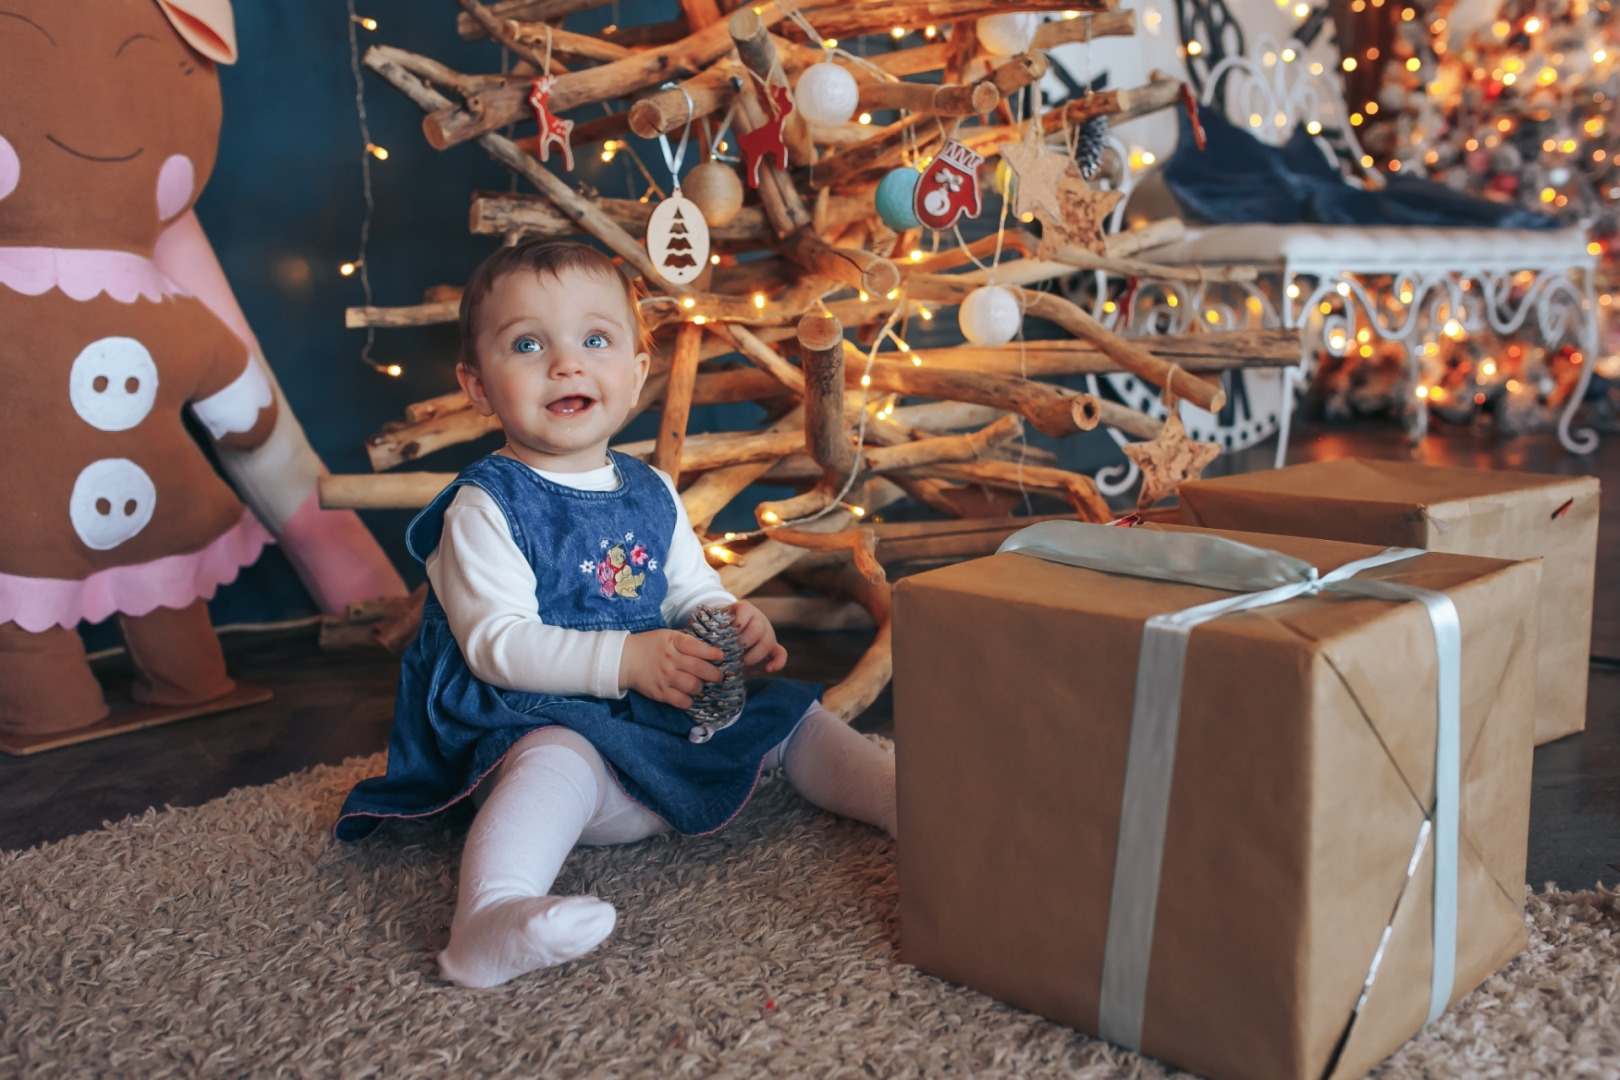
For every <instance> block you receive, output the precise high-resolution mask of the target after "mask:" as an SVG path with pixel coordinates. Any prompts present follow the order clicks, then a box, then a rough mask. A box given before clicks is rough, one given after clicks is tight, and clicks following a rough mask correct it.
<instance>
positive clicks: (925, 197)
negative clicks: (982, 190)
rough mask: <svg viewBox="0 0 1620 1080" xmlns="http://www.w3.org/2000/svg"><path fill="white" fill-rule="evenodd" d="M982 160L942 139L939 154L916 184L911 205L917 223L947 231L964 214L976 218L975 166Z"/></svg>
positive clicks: (979, 205) (980, 202)
mask: <svg viewBox="0 0 1620 1080" xmlns="http://www.w3.org/2000/svg"><path fill="white" fill-rule="evenodd" d="M983 164H984V157H983V156H982V155H980V154H979V153H977V152H976V151H974V150H971V149H969V148H968V147H967V146H965V145H963V144H962V143H959V142H957V141H956V140H955V139H946V140H945V145H944V146H942V147H940V150H939V154H938V155H937V156H936V157H935V158H934V160H933V161H932V162H931V163H930V164H929V166H928V169H927V170H926V171H925V172H924V173H923V174H922V179H921V180H919V181H918V182H917V192H916V196H915V199H914V201H913V204H912V206H913V209H914V210H915V211H916V214H917V220H918V221H919V222H921V223H922V224H924V225H926V226H928V227H929V228H930V229H948V228H950V227H951V226H952V225H954V224H956V221H957V219H958V218H960V217H961V216H962V215H964V214H966V215H967V216H968V217H978V216H979V211H980V210H982V209H983V208H984V201H983V199H981V198H980V195H979V166H980V165H983Z"/></svg>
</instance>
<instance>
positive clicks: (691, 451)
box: [613, 431, 804, 473]
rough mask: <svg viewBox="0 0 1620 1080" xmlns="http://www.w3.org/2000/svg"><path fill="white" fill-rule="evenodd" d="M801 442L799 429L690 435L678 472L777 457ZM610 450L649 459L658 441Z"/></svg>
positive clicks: (643, 442) (801, 437)
mask: <svg viewBox="0 0 1620 1080" xmlns="http://www.w3.org/2000/svg"><path fill="white" fill-rule="evenodd" d="M803 444H804V434H803V433H802V432H800V431H718V432H714V433H712V434H708V435H689V436H687V438H686V445H685V446H684V447H683V448H682V452H681V462H680V471H681V472H683V473H694V472H704V471H705V470H708V469H717V468H720V467H721V466H723V465H741V464H743V463H745V462H749V461H766V460H769V459H775V458H780V457H783V456H785V455H787V454H791V453H792V452H793V451H795V450H797V449H799V447H800V446H802V445H803ZM613 449H614V450H616V451H618V452H619V453H621V454H624V455H626V456H628V457H633V458H637V459H639V460H641V461H650V460H652V457H653V454H654V452H655V451H656V449H657V440H656V439H642V440H640V441H639V442H632V443H620V444H619V445H617V446H615V447H614V448H613Z"/></svg>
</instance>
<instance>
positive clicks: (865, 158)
mask: <svg viewBox="0 0 1620 1080" xmlns="http://www.w3.org/2000/svg"><path fill="white" fill-rule="evenodd" d="M932 119H933V113H926V112H923V113H912V114H911V115H910V116H907V117H903V118H901V119H899V120H896V121H895V122H894V123H892V124H890V125H889V126H888V127H886V128H883V129H882V130H881V131H878V132H875V133H874V134H873V136H872V137H871V138H869V139H868V140H867V141H866V142H864V143H861V144H860V145H858V146H852V147H850V148H849V149H847V150H843V151H840V152H839V153H836V154H834V155H832V156H831V157H829V158H827V159H826V160H825V161H822V162H819V163H817V165H816V168H815V170H814V175H812V176H811V177H810V186H811V187H814V188H831V187H841V186H842V185H844V184H846V183H849V182H850V181H851V180H854V179H855V178H856V177H858V176H861V175H862V174H865V173H871V172H878V171H886V170H888V169H892V168H894V167H895V166H897V165H899V164H900V163H901V161H902V160H903V159H904V157H905V154H906V152H907V150H908V148H910V147H912V146H913V145H914V146H915V148H916V150H917V152H918V153H919V154H924V153H928V152H929V151H930V150H932V148H933V147H934V145H935V144H936V143H938V142H940V141H941V140H942V138H943V136H942V135H941V134H940V132H939V125H937V124H934V123H929V122H928V121H931V120H932ZM1002 141H1007V140H1002Z"/></svg>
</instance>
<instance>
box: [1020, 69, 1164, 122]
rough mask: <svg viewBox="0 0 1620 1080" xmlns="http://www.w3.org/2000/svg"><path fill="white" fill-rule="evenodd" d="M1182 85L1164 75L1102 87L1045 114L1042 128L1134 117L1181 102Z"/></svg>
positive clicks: (1131, 118) (1122, 120)
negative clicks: (1102, 118)
mask: <svg viewBox="0 0 1620 1080" xmlns="http://www.w3.org/2000/svg"><path fill="white" fill-rule="evenodd" d="M1181 86H1182V84H1181V80H1179V79H1165V78H1160V79H1154V80H1152V81H1151V82H1148V83H1144V84H1143V85H1141V86H1136V87H1131V88H1129V89H1125V90H1102V91H1099V92H1097V93H1095V94H1088V95H1086V96H1085V97H1081V98H1074V99H1072V100H1071V101H1069V102H1068V104H1066V105H1064V106H1063V108H1061V109H1053V110H1052V111H1051V112H1049V113H1047V114H1046V115H1045V116H1043V117H1042V118H1041V130H1042V131H1044V132H1045V133H1046V134H1048V135H1050V134H1052V133H1053V132H1056V131H1062V130H1063V129H1064V128H1065V126H1067V127H1077V126H1079V125H1080V124H1083V123H1085V122H1086V121H1087V120H1090V119H1091V118H1093V117H1096V116H1108V117H1112V118H1115V119H1117V120H1118V121H1119V122H1121V123H1123V122H1124V121H1126V120H1134V119H1136V118H1137V117H1139V116H1146V115H1147V114H1148V113H1152V112H1158V111H1159V110H1160V109H1168V108H1170V107H1171V106H1172V105H1176V104H1179V103H1180V101H1181V98H1182V91H1181Z"/></svg>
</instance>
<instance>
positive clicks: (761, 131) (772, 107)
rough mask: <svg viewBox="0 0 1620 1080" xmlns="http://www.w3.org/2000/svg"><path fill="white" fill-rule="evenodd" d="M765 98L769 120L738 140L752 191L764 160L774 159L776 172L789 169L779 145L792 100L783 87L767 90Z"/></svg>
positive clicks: (785, 155) (784, 153)
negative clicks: (773, 157)
mask: <svg viewBox="0 0 1620 1080" xmlns="http://www.w3.org/2000/svg"><path fill="white" fill-rule="evenodd" d="M765 98H766V100H765V111H766V112H768V113H770V118H769V119H767V120H766V121H765V122H764V123H763V124H761V125H760V126H759V127H757V128H755V129H754V130H753V131H750V132H749V133H748V134H746V135H738V136H737V142H738V143H739V144H740V145H741V146H742V151H743V156H744V157H745V158H746V159H747V164H748V167H747V169H745V170H744V171H745V172H746V173H747V175H748V186H749V187H752V188H757V187H759V167H760V164H761V163H763V162H764V160H765V159H766V158H767V157H771V156H772V155H774V156H775V157H776V167H777V168H778V169H785V168H787V167H788V156H787V147H786V146H784V145H782V125H783V124H785V123H787V118H788V113H790V112H792V111H793V99H792V98H791V97H789V96H788V89H787V87H785V86H771V87H767V88H766V95H765Z"/></svg>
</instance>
